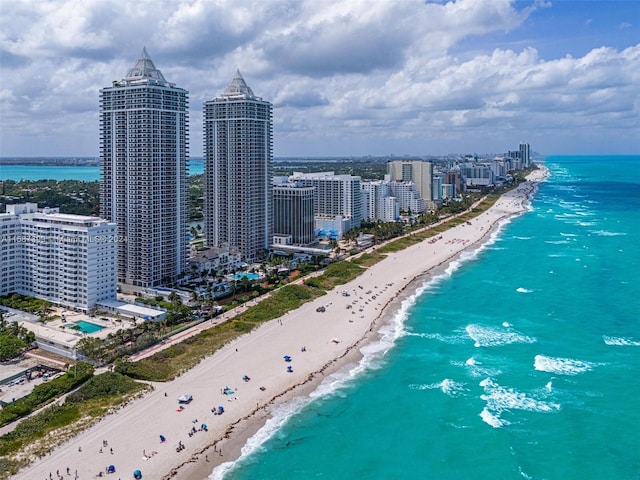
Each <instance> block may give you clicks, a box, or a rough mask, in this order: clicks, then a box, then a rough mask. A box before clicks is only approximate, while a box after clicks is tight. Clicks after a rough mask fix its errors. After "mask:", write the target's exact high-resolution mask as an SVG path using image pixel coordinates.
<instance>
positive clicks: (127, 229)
mask: <svg viewBox="0 0 640 480" xmlns="http://www.w3.org/2000/svg"><path fill="white" fill-rule="evenodd" d="M188 127H189V123H188V92H187V91H186V90H183V89H182V88H178V87H176V86H175V84H173V83H169V82H167V81H166V80H165V78H164V76H163V75H162V73H161V72H160V70H158V69H157V68H156V67H155V65H154V64H153V61H152V60H151V58H149V55H148V53H147V51H146V49H144V50H143V51H142V55H141V56H140V58H139V59H138V61H137V62H136V63H135V65H134V66H133V67H132V68H131V70H129V72H128V73H127V75H126V77H125V78H124V79H122V80H120V81H114V82H113V85H112V86H111V87H106V88H103V89H102V90H100V158H101V163H102V184H101V191H100V214H101V216H102V217H104V218H106V219H107V220H109V221H110V222H114V223H116V225H117V226H118V237H119V239H120V240H121V241H120V242H119V243H118V280H119V281H120V282H123V283H125V284H129V285H134V286H139V287H151V286H156V285H161V284H164V283H171V282H173V281H174V280H175V279H176V278H177V277H178V276H179V275H180V274H181V273H182V272H183V271H184V270H185V268H186V261H187V252H188V242H187V219H188V212H187V205H188V204H187V183H186V176H187V154H188Z"/></svg>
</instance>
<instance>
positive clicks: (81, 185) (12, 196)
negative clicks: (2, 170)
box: [2, 180, 100, 216]
mask: <svg viewBox="0 0 640 480" xmlns="http://www.w3.org/2000/svg"><path fill="white" fill-rule="evenodd" d="M99 196H100V182H98V181H95V182H81V181H79V180H60V181H56V180H37V181H29V180H23V181H18V182H16V181H15V180H6V181H4V182H2V197H3V199H4V201H3V203H5V204H14V203H27V202H29V203H37V204H38V207H40V208H42V207H60V211H61V212H64V213H72V214H76V215H92V216H97V215H98V214H99V209H100V205H99ZM4 211H5V208H4V205H2V212H4Z"/></svg>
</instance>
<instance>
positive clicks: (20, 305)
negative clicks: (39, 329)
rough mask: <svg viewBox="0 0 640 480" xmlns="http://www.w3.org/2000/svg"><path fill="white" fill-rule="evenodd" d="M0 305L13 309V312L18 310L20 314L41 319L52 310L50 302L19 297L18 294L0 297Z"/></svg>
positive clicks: (23, 296) (24, 296)
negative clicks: (28, 314)
mask: <svg viewBox="0 0 640 480" xmlns="http://www.w3.org/2000/svg"><path fill="white" fill-rule="evenodd" d="M0 305H3V306H5V307H9V308H13V309H14V310H20V311H21V312H27V313H32V314H33V315H40V316H41V317H46V316H48V315H49V313H51V309H52V308H53V304H52V303H51V302H47V301H46V300H40V299H39V298H35V297H28V296H26V295H20V294H19V293H12V294H11V295H5V296H3V297H0ZM43 321H44V320H43Z"/></svg>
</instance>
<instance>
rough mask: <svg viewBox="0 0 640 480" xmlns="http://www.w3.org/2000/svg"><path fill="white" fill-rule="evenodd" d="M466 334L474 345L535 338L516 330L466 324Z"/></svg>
mask: <svg viewBox="0 0 640 480" xmlns="http://www.w3.org/2000/svg"><path fill="white" fill-rule="evenodd" d="M465 330H466V332H467V335H469V337H471V339H472V340H473V341H474V342H475V344H474V346H475V347H499V346H502V345H508V344H511V343H535V342H536V339H535V338H533V337H527V336H526V335H521V334H519V333H518V332H515V331H512V330H508V331H505V330H504V329H497V328H492V327H483V326H481V325H474V324H471V325H467V326H466V327H465Z"/></svg>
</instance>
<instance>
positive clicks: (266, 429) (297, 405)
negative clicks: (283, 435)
mask: <svg viewBox="0 0 640 480" xmlns="http://www.w3.org/2000/svg"><path fill="white" fill-rule="evenodd" d="M310 401H311V399H309V398H308V397H307V398H303V397H296V398H294V399H292V400H291V401H289V402H286V403H283V404H281V405H279V406H277V407H276V408H274V409H273V412H272V416H271V418H269V419H268V420H267V421H266V423H265V424H264V426H263V427H262V428H261V429H260V430H258V431H257V432H256V433H255V434H254V435H253V436H252V437H251V438H249V439H248V440H247V443H245V444H244V446H243V447H242V449H241V450H240V457H239V458H238V462H239V461H240V460H242V459H244V458H246V457H247V456H249V455H251V454H252V453H254V452H256V451H258V450H259V449H260V448H261V446H262V444H263V443H264V442H265V441H267V440H268V439H269V438H271V437H272V436H273V435H274V434H275V433H276V432H277V431H278V430H279V429H280V428H282V426H283V425H284V424H285V423H286V422H287V421H288V420H289V419H290V418H291V417H292V416H293V415H295V414H296V413H297V412H299V411H300V409H301V408H302V407H304V406H305V405H307V404H308V403H309V402H310ZM236 465H237V462H225V463H221V464H220V465H218V466H217V467H216V468H214V469H213V472H211V474H210V475H209V480H222V479H223V478H224V476H225V475H226V474H227V473H228V472H230V471H231V470H232V469H233V468H234V467H235V466H236Z"/></svg>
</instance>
